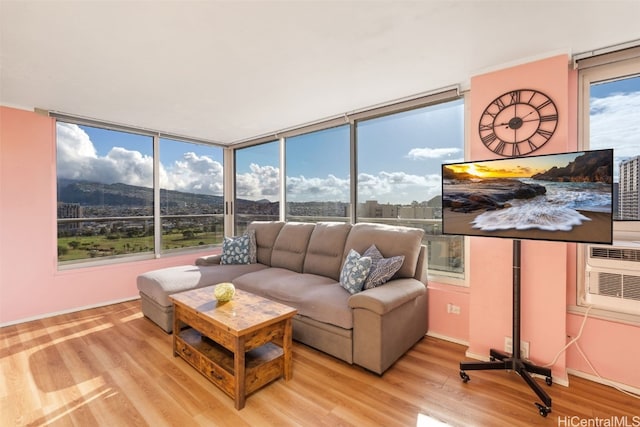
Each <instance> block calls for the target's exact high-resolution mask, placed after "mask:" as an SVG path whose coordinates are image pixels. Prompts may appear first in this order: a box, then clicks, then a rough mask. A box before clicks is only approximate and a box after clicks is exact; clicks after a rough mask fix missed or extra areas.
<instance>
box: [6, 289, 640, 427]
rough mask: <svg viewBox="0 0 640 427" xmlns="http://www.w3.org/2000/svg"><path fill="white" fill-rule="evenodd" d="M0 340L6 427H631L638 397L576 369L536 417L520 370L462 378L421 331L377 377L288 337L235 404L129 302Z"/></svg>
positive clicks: (452, 347) (446, 352)
mask: <svg viewBox="0 0 640 427" xmlns="http://www.w3.org/2000/svg"><path fill="white" fill-rule="evenodd" d="M0 345H1V347H0V349H1V350H0V374H1V379H0V423H1V425H2V426H3V427H4V426H44V425H47V426H49V425H51V426H67V425H68V426H83V427H84V426H135V425H140V426H142V425H150V426H154V427H155V426H183V427H186V426H193V425H201V426H234V427H235V426H296V425H297V426H418V425H419V426H428V425H431V424H429V423H428V421H429V417H431V418H434V419H437V420H440V421H442V422H445V423H447V424H450V425H455V426H519V425H522V426H531V425H545V426H572V425H587V424H578V423H579V422H585V423H586V422H592V423H593V422H594V421H589V420H594V419H595V418H596V417H597V418H599V419H601V420H602V419H608V420H613V419H615V420H624V419H623V417H625V416H626V417H627V419H626V422H627V423H628V425H640V417H638V416H639V415H640V410H639V409H638V408H640V402H639V401H638V400H637V399H634V398H632V397H629V396H626V395H624V394H622V393H620V392H618V391H615V390H613V389H611V388H609V387H606V386H603V385H600V384H596V383H593V382H590V381H587V380H584V379H581V378H577V377H573V376H572V377H570V386H569V387H563V386H559V385H554V386H552V387H550V388H547V390H548V392H549V394H550V395H551V397H552V399H553V412H552V413H551V414H549V416H548V417H547V418H543V417H541V416H540V415H539V414H538V411H537V410H536V408H535V406H534V405H533V402H534V401H536V398H535V395H534V394H533V392H532V391H531V390H530V389H529V388H528V387H527V385H526V384H525V383H524V381H522V379H520V378H519V377H518V376H517V374H515V373H513V372H504V371H494V372H488V371H478V372H470V375H471V381H470V382H469V383H466V384H465V383H463V382H462V381H461V380H460V377H459V366H458V364H459V362H460V360H462V359H463V358H464V352H465V347H464V346H461V345H457V344H453V343H450V342H446V341H442V340H438V339H434V338H430V337H425V338H424V339H423V340H421V341H420V342H419V343H418V344H417V345H416V346H415V347H414V348H413V349H411V350H410V351H409V352H408V353H407V354H406V355H405V356H404V357H403V358H401V359H400V360H399V361H398V362H397V363H396V364H395V365H394V366H393V367H392V368H391V369H390V370H388V371H387V372H386V373H385V374H384V375H383V376H378V375H375V374H372V373H370V372H367V371H365V370H363V369H361V368H358V367H356V366H351V365H348V364H346V363H344V362H341V361H339V360H336V359H334V358H332V357H330V356H327V355H325V354H323V353H321V352H318V351H316V350H314V349H312V348H310V347H307V346H304V345H302V344H299V343H294V356H293V358H294V365H293V372H294V373H293V379H292V380H290V381H288V382H285V381H284V380H283V379H279V380H277V381H276V382H274V383H272V384H270V385H267V386H266V387H265V388H263V389H261V390H258V391H257V392H256V393H254V394H252V395H250V396H249V397H248V398H247V401H246V406H245V408H244V409H242V410H240V411H237V410H236V409H234V403H233V400H232V399H230V398H229V397H227V396H226V395H225V394H223V392H222V391H220V390H218V389H217V388H216V387H215V386H214V385H213V384H211V383H209V382H208V381H207V380H206V379H205V378H204V377H203V376H201V375H200V374H199V373H197V372H196V371H195V370H194V369H193V368H191V367H190V366H189V365H187V363H186V362H184V361H183V360H182V359H180V358H175V357H173V353H172V349H171V336H170V335H167V334H166V333H164V332H163V331H162V330H161V329H160V328H158V327H157V326H155V325H154V324H153V323H152V322H151V321H149V320H148V319H145V318H144V317H143V316H142V314H141V312H140V308H139V302H138V301H131V302H126V303H121V304H116V305H111V306H108V307H101V308H96V309H91V310H85V311H82V312H77V313H72V314H66V315H61V316H56V317H52V318H48V319H43V320H38V321H33V322H28V323H23V324H19V325H13V326H8V327H5V328H1V329H0ZM540 381H542V380H540ZM542 383H543V381H542ZM545 387H547V386H546V385H545ZM634 417H636V418H634ZM582 420H586V421H582ZM634 421H635V422H636V423H635V424H633V423H634ZM588 425H596V424H588ZM600 425H606V424H600ZM610 425H616V424H610ZM617 425H625V424H617Z"/></svg>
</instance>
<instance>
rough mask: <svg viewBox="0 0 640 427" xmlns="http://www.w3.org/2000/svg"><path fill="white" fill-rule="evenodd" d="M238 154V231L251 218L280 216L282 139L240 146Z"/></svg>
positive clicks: (235, 152)
mask: <svg viewBox="0 0 640 427" xmlns="http://www.w3.org/2000/svg"><path fill="white" fill-rule="evenodd" d="M234 155H235V162H234V163H235V171H236V176H235V197H234V200H235V203H234V211H235V212H233V214H234V218H235V233H236V234H239V233H242V232H243V231H244V230H245V229H246V228H247V224H249V223H250V222H251V221H277V220H278V219H279V218H280V167H279V165H280V142H279V141H271V142H267V143H263V144H260V145H253V146H250V147H246V148H239V149H237V150H235V151H234Z"/></svg>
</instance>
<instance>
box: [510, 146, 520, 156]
mask: <svg viewBox="0 0 640 427" xmlns="http://www.w3.org/2000/svg"><path fill="white" fill-rule="evenodd" d="M511 155H512V156H514V157H515V156H519V155H520V148H519V147H518V144H513V151H512V153H511Z"/></svg>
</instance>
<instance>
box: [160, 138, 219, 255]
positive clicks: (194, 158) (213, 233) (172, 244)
mask: <svg viewBox="0 0 640 427" xmlns="http://www.w3.org/2000/svg"><path fill="white" fill-rule="evenodd" d="M159 151H160V220H161V226H162V250H163V251H168V250H174V249H182V248H188V247H193V246H202V245H212V244H219V243H221V242H222V239H223V238H224V233H223V227H224V224H223V220H224V209H223V206H224V191H223V190H224V189H223V167H222V164H223V162H222V149H221V148H219V147H212V146H210V145H201V144H193V143H189V142H183V141H175V140H171V139H160V150H159Z"/></svg>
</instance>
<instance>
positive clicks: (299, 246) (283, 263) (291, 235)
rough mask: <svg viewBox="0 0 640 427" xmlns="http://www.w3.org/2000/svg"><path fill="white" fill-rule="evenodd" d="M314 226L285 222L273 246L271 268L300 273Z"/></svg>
mask: <svg viewBox="0 0 640 427" xmlns="http://www.w3.org/2000/svg"><path fill="white" fill-rule="evenodd" d="M314 227H315V224H312V223H307V222H287V223H286V224H285V225H283V226H282V229H281V230H280V233H278V237H277V238H276V241H275V243H274V245H273V252H272V253H271V266H272V267H279V268H286V269H288V270H291V271H295V272H296V273H302V267H303V266H304V257H305V255H306V253H307V246H308V245H309V238H310V237H311V233H312V232H313V229H314Z"/></svg>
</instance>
